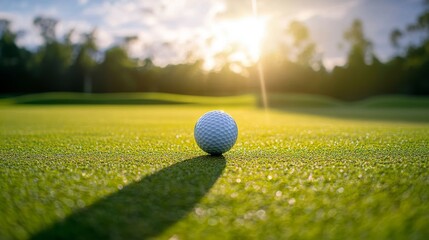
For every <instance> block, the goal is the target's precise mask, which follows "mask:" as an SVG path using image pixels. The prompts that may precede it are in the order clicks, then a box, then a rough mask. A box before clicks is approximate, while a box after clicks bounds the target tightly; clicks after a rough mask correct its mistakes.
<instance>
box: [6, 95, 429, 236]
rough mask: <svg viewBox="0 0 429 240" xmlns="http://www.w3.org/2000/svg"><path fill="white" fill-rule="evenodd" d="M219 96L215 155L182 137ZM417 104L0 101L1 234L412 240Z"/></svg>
mask: <svg viewBox="0 0 429 240" xmlns="http://www.w3.org/2000/svg"><path fill="white" fill-rule="evenodd" d="M214 108H223V109H224V110H226V111H227V112H228V113H230V114H231V115H232V116H233V117H234V118H235V120H236V122H237V124H238V127H239V137H238V141H237V144H236V145H235V146H234V148H233V149H232V150H231V151H230V152H228V153H226V154H224V157H209V156H205V155H204V153H203V152H202V151H201V150H200V149H198V147H197V146H196V144H195V143H194V140H193V132H192V131H193V127H194V124H195V121H196V120H197V119H198V117H199V116H200V115H202V114H203V113H204V112H206V111H209V110H212V109H214ZM428 113H429V112H428V110H427V108H418V109H405V108H401V109H398V108H392V107H390V108H364V107H361V108H350V107H342V106H340V107H326V108H294V109H289V110H288V109H277V110H270V111H268V113H267V114H266V113H265V112H264V111H263V110H261V109H258V108H254V107H251V106H244V105H240V106H234V105H225V106H223V105H222V103H220V104H219V105H214V106H209V105H156V106H155V105H145V106H140V105H132V106H131V105H121V106H113V105H103V106H95V105H64V106H63V105H55V106H52V105H49V106H48V105H31V106H28V105H8V104H4V105H3V106H1V107H0V189H1V192H0V239H26V238H34V239H49V238H56V237H57V238H63V239H96V238H97V239H105V238H111V239H142V238H150V237H154V238H159V239H320V238H329V239H344V238H347V239H355V238H360V239H424V238H425V237H427V236H429V114H428Z"/></svg>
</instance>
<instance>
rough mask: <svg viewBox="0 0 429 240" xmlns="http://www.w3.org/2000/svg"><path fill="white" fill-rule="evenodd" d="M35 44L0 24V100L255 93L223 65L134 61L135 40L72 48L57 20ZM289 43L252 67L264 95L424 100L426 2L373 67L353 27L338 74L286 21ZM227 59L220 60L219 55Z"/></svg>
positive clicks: (39, 24) (252, 81)
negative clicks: (405, 41)
mask: <svg viewBox="0 0 429 240" xmlns="http://www.w3.org/2000/svg"><path fill="white" fill-rule="evenodd" d="M33 24H34V27H35V28H37V29H38V30H39V32H40V34H41V36H42V38H43V44H42V45H41V46H39V47H38V48H37V49H36V50H29V49H27V48H26V47H22V46H19V45H18V44H17V40H18V39H19V37H20V36H21V35H22V33H21V32H19V31H18V32H14V31H12V30H11V28H10V25H11V22H10V21H9V20H7V19H0V81H1V88H0V93H2V94H10V93H14V94H15V93H16V94H21V93H35V92H51V91H71V92H94V93H107V92H167V93H180V94H194V95H235V94H243V93H251V92H258V91H259V79H258V77H259V74H258V67H257V66H256V64H255V65H254V66H249V67H245V68H244V74H243V72H242V73H237V72H235V71H233V70H232V69H233V67H232V63H229V62H228V61H225V62H224V65H223V67H221V68H220V69H219V70H213V71H205V70H203V68H202V66H203V60H197V61H194V62H192V63H183V64H176V65H173V64H170V65H167V66H165V67H160V66H156V65H155V64H154V63H153V62H152V61H151V59H134V58H132V57H130V56H129V54H128V51H127V48H128V46H129V44H130V43H131V42H132V41H133V40H135V37H133V36H130V37H125V38H124V39H123V41H122V43H121V44H118V45H115V46H113V47H111V48H109V49H107V50H105V51H100V49H99V47H98V46H97V44H96V39H95V36H96V34H95V33H96V32H95V30H94V31H91V32H88V33H86V34H84V35H83V36H82V38H81V39H82V40H81V41H79V42H78V43H75V42H73V41H72V40H71V39H72V36H73V34H75V33H74V31H73V30H70V31H69V32H68V33H66V34H65V35H64V36H62V37H61V38H60V37H58V36H57V33H56V25H57V24H58V20H57V19H54V18H49V17H43V16H38V17H36V18H35V19H34V21H33ZM284 34H287V35H288V36H290V38H291V40H292V41H291V42H290V43H288V44H286V43H285V42H281V41H276V42H272V43H267V45H268V46H271V48H270V49H268V48H267V49H264V51H263V54H262V56H261V59H260V60H259V61H260V64H262V66H263V73H264V77H265V80H266V87H267V90H268V91H269V92H278V93H289V92H295V93H310V94H319V95H326V96H331V97H334V98H338V99H343V100H358V99H363V98H366V97H370V96H374V95H380V94H409V95H429V0H426V1H425V11H423V12H422V14H421V15H419V16H417V19H416V21H415V22H414V23H412V24H410V25H409V26H408V27H407V28H406V29H395V30H393V31H392V33H391V35H390V40H391V43H392V45H393V46H395V47H396V48H398V52H400V53H399V54H398V55H397V56H395V57H393V58H391V59H389V60H388V61H385V62H382V61H380V60H379V59H378V58H377V56H376V55H375V53H374V49H373V44H372V42H371V41H370V40H369V39H368V38H367V37H366V36H365V33H364V28H363V24H362V22H361V21H360V20H358V19H357V20H355V21H354V22H353V23H352V25H351V26H349V28H348V29H346V30H345V31H344V36H343V37H344V39H343V40H344V42H345V43H346V44H347V47H348V49H349V51H348V54H347V61H346V64H345V65H344V66H337V67H335V68H334V69H332V70H331V71H327V70H326V69H325V67H324V65H323V63H322V58H321V56H320V54H318V53H317V51H316V49H317V46H316V44H315V43H314V42H313V41H312V40H311V37H310V33H309V31H308V29H307V27H306V26H305V25H304V24H303V23H301V22H297V21H293V22H291V23H290V24H289V26H288V28H287V29H285V33H284ZM413 34H414V35H416V34H417V35H418V36H419V37H420V41H419V42H418V43H414V44H409V45H406V46H402V45H401V39H402V38H406V37H407V36H410V35H413ZM225 54H227V53H225Z"/></svg>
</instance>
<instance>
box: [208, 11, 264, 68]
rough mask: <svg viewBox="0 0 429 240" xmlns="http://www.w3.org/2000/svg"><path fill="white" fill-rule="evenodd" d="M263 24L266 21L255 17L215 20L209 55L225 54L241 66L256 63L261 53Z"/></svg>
mask: <svg viewBox="0 0 429 240" xmlns="http://www.w3.org/2000/svg"><path fill="white" fill-rule="evenodd" d="M265 26H266V21H265V20H264V19H263V18H257V17H247V18H239V19H233V20H223V21H221V22H217V23H216V25H215V26H213V28H212V34H211V35H212V41H211V46H210V47H209V50H210V52H211V55H213V56H214V55H223V56H227V61H229V62H230V63H239V64H240V65H242V66H248V65H251V64H254V63H256V62H257V61H258V60H259V57H260V55H261V43H262V40H263V38H264V35H265ZM212 61H213V60H212Z"/></svg>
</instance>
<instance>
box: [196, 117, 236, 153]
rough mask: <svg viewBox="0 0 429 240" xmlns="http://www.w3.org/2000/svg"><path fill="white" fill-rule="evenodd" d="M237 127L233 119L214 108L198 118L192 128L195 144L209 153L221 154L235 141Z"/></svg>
mask: <svg viewBox="0 0 429 240" xmlns="http://www.w3.org/2000/svg"><path fill="white" fill-rule="evenodd" d="M237 136H238V127H237V124H236V122H235V121H234V119H233V118H232V117H231V116H230V115H229V114H227V113H225V112H224V111H220V110H214V111H210V112H207V113H205V114H204V115H203V116H201V117H200V119H198V121H197V123H196V124H195V128H194V137H195V141H196V142H197V145H198V146H199V147H200V148H201V149H202V150H203V151H204V152H206V153H208V154H210V155H215V156H218V155H222V154H223V153H225V152H227V151H229V150H230V149H231V148H232V147H233V146H234V144H235V142H236V141H237Z"/></svg>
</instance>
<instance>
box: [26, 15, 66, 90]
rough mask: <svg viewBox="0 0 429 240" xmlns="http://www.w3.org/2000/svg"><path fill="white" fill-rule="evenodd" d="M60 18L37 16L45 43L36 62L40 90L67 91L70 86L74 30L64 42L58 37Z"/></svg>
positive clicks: (36, 57)
mask: <svg viewBox="0 0 429 240" xmlns="http://www.w3.org/2000/svg"><path fill="white" fill-rule="evenodd" d="M57 23H58V20H56V19H53V18H49V17H42V16H39V17H36V18H35V19H34V25H35V26H36V27H37V28H40V34H41V36H42V37H43V39H44V45H43V46H42V47H41V48H40V49H39V50H38V52H37V53H36V56H35V59H34V64H35V65H36V66H37V67H36V69H35V73H34V74H35V76H36V78H37V79H38V89H39V90H40V91H65V90H68V89H69V88H70V86H69V85H70V83H69V79H68V74H69V72H68V71H69V69H70V65H71V62H72V56H73V46H72V44H71V42H70V36H71V34H72V33H73V31H71V32H69V33H68V34H66V37H65V41H64V42H63V43H62V42H60V41H58V39H57V38H56V25H57Z"/></svg>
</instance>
